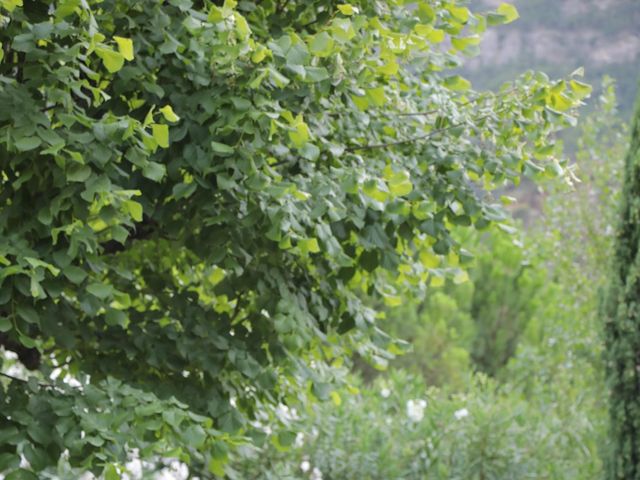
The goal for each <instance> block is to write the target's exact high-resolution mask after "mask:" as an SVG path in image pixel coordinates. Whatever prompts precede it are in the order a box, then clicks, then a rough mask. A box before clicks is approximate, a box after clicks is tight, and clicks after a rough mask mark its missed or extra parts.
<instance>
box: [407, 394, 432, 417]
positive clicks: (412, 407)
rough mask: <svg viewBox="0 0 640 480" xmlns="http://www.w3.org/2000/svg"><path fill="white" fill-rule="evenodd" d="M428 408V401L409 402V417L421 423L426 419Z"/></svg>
mask: <svg viewBox="0 0 640 480" xmlns="http://www.w3.org/2000/svg"><path fill="white" fill-rule="evenodd" d="M426 407H427V401H426V400H422V399H420V400H408V401H407V416H408V417H409V419H410V420H411V421H413V422H419V421H420V420H422V419H423V418H424V409H425V408H426Z"/></svg>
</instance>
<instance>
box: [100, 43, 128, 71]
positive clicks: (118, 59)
mask: <svg viewBox="0 0 640 480" xmlns="http://www.w3.org/2000/svg"><path fill="white" fill-rule="evenodd" d="M96 55H98V56H99V57H100V58H101V59H102V63H103V65H104V66H105V68H106V69H107V70H108V71H109V72H110V73H115V72H117V71H119V70H120V69H121V68H122V66H123V65H124V56H123V55H122V54H121V53H120V52H116V51H114V50H111V49H109V48H105V47H98V48H96Z"/></svg>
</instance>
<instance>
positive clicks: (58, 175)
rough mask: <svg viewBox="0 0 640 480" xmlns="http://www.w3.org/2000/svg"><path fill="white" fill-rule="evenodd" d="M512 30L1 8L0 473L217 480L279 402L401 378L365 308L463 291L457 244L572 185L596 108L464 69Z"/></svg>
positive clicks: (332, 12) (322, 1)
mask: <svg viewBox="0 0 640 480" xmlns="http://www.w3.org/2000/svg"><path fill="white" fill-rule="evenodd" d="M516 17H517V12H516V11H515V9H514V8H513V7H511V6H509V5H507V4H503V5H501V6H500V7H499V8H498V9H497V10H496V11H493V12H485V13H472V12H470V10H469V9H468V8H467V7H466V6H465V2H463V1H460V0H435V1H434V0H430V1H423V2H416V1H413V0H411V1H403V0H388V1H386V2H381V1H370V0H359V1H354V2H352V3H351V4H341V5H336V4H335V3H334V2H332V1H328V0H316V1H313V2H309V1H286V0H278V1H273V0H262V1H259V2H248V1H241V2H236V1H234V0H226V1H225V2H224V4H221V2H211V1H191V0H169V1H165V2H160V1H150V0H145V1H134V0H105V1H95V0H62V1H57V2H52V1H47V0H35V1H27V0H24V2H23V0H0V173H1V175H0V182H1V186H2V188H1V189H0V265H1V266H0V285H1V289H0V341H1V343H2V345H3V346H4V349H5V350H7V351H11V352H14V353H15V354H16V355H17V359H18V361H19V364H21V365H22V366H24V367H25V368H26V369H29V370H31V372H30V373H28V375H22V374H21V375H18V374H15V375H10V374H8V373H6V371H5V373H4V374H3V375H4V376H5V378H4V380H3V382H4V383H3V388H2V389H0V405H1V407H0V408H1V409H2V412H3V414H4V415H3V418H2V419H0V438H1V439H2V440H1V441H0V472H9V473H8V476H7V477H6V478H8V479H10V478H13V479H16V478H36V476H35V475H36V474H35V473H33V472H41V471H48V470H51V469H53V468H54V467H55V465H57V464H59V462H61V461H62V460H64V461H65V462H66V463H67V464H68V465H70V466H71V468H74V469H77V471H87V470H90V471H93V472H94V473H102V474H103V475H104V476H105V478H108V479H110V478H119V475H120V474H121V473H122V471H123V470H122V469H123V465H124V464H125V461H126V458H127V456H128V455H129V454H130V453H131V452H132V451H134V450H135V451H137V452H138V454H139V455H140V456H141V457H142V458H146V459H149V460H150V461H158V462H159V461H160V460H161V459H162V458H166V457H177V458H179V459H181V460H182V461H184V462H186V463H188V464H189V468H190V470H191V472H192V473H193V474H196V475H198V476H200V477H201V478H207V477H210V476H212V475H218V476H219V475H223V474H224V469H225V462H226V458H227V452H228V451H229V449H231V448H233V447H234V446H235V445H237V444H238V443H240V442H243V441H257V440H256V439H255V437H251V435H252V429H251V426H250V423H249V420H250V419H252V418H253V417H254V415H255V414H256V412H257V411H258V410H259V409H261V408H262V406H263V405H273V404H276V403H278V402H283V403H287V402H289V401H292V400H293V399H295V398H296V397H297V396H299V395H311V396H314V397H317V398H318V399H321V400H323V399H326V398H328V397H330V396H331V394H332V389H331V384H332V383H333V382H335V381H337V380H339V379H340V378H339V377H340V376H341V375H342V373H343V372H342V370H341V369H340V368H339V367H340V365H341V364H342V362H343V359H344V358H348V357H349V355H351V354H352V353H353V352H356V351H357V352H358V353H359V354H360V355H361V356H363V357H365V358H368V359H369V360H370V361H371V362H372V363H373V364H374V365H377V366H379V367H383V366H384V364H385V362H386V361H387V359H388V358H390V357H391V356H392V355H393V354H394V353H398V352H399V350H400V349H401V345H399V344H398V343H397V342H395V341H393V340H391V339H390V338H389V337H388V336H386V335H385V334H384V333H383V332H382V331H380V330H379V329H378V328H377V327H376V313H375V311H373V310H372V309H370V308H367V307H366V305H364V304H363V301H362V298H363V297H364V296H365V295H364V294H367V295H377V296H380V297H381V298H383V299H384V300H385V302H386V303H387V304H389V305H397V304H398V303H400V302H401V301H402V300H401V298H402V297H401V295H402V294H403V292H404V291H406V290H417V291H420V290H424V289H425V288H427V286H428V285H437V284H441V283H442V282H444V280H445V279H446V278H448V277H451V278H453V279H455V280H456V281H463V280H464V278H465V273H464V271H463V270H462V268H464V263H465V261H467V260H469V258H470V254H469V253H468V252H466V251H465V250H464V249H463V248H462V246H461V245H459V244H458V243H457V242H456V241H455V240H454V238H453V237H452V235H451V232H452V229H453V228H456V227H457V226H468V227H475V228H484V227H485V226H487V225H488V224H489V223H491V222H497V223H504V222H505V221H506V219H507V215H506V214H505V213H504V211H503V210H502V208H501V207H500V205H499V204H496V203H495V201H494V196H493V195H491V194H489V193H488V192H489V191H490V190H493V189H495V188H497V187H499V186H501V185H503V184H504V183H505V182H517V181H518V179H519V177H520V176H521V175H523V174H531V175H534V176H535V175H543V176H544V175H557V174H560V173H562V170H563V167H562V165H561V162H560V161H559V160H558V158H557V157H558V156H559V147H558V146H557V145H555V143H554V141H553V134H554V132H555V131H557V130H558V129H560V128H562V127H564V126H566V125H568V124H572V123H573V121H574V108H575V107H576V106H577V105H578V104H579V103H580V100H581V99H582V98H583V97H585V96H586V95H588V93H589V87H588V86H586V85H584V84H583V83H581V82H579V81H578V80H575V79H571V80H567V81H557V82H551V81H549V79H548V78H547V77H546V76H544V75H542V74H534V73H527V74H525V75H523V76H522V77H520V78H519V79H518V80H516V81H514V82H512V83H510V84H507V85H505V86H504V87H503V88H502V89H501V90H500V91H499V92H497V93H491V92H484V93H482V92H474V91H473V90H472V89H471V85H470V84H469V82H468V81H467V80H465V79H464V78H462V77H460V76H458V75H455V74H453V73H452V72H451V71H450V70H451V69H453V68H455V67H456V66H458V65H459V63H460V61H459V56H460V54H473V53H474V52H475V50H476V49H477V48H478V47H477V45H478V43H479V41H480V35H481V34H482V32H483V31H484V30H485V28H486V27H487V25H497V24H500V23H505V22H510V21H512V20H514V19H515V18H516ZM505 228H508V226H506V225H505ZM23 373H24V372H23ZM70 379H73V380H74V381H73V382H71V381H70ZM333 393H335V392H333ZM334 397H335V395H334ZM334 399H335V398H334ZM290 440H291V439H290V438H281V439H280V440H279V441H281V443H282V445H283V446H286V444H287V442H290ZM21 456H22V457H24V458H25V459H26V460H27V461H28V463H29V465H30V467H29V469H26V468H19V467H18V464H19V462H20V457H21ZM38 475H41V473H38Z"/></svg>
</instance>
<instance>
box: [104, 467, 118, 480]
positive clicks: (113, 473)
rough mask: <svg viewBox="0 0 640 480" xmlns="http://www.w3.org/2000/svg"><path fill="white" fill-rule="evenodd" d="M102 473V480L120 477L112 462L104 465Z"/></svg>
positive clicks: (114, 479) (113, 479)
mask: <svg viewBox="0 0 640 480" xmlns="http://www.w3.org/2000/svg"><path fill="white" fill-rule="evenodd" d="M102 475H103V476H104V480H120V478H122V477H120V474H119V473H118V470H117V469H116V467H115V465H112V464H109V465H107V466H106V467H104V470H103V472H102Z"/></svg>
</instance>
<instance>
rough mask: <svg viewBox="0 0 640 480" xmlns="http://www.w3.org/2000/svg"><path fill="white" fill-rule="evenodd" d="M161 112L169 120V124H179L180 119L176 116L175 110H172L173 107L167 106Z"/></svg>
mask: <svg viewBox="0 0 640 480" xmlns="http://www.w3.org/2000/svg"><path fill="white" fill-rule="evenodd" d="M160 112H161V113H162V115H163V116H164V118H165V119H166V120H167V122H177V121H179V120H180V117H179V116H178V115H176V114H175V112H174V111H173V108H171V105H165V106H164V107H162V108H161V109H160Z"/></svg>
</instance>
